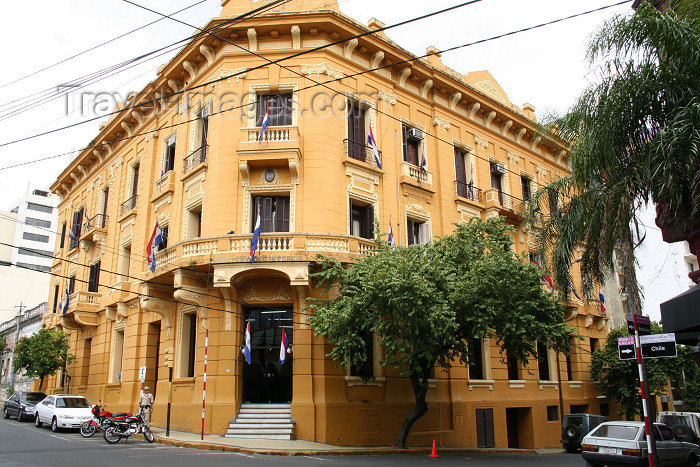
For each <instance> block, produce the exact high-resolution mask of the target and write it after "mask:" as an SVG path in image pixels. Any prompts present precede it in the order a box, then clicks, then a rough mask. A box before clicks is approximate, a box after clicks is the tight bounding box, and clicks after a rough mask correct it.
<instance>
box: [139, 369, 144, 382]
mask: <svg viewBox="0 0 700 467" xmlns="http://www.w3.org/2000/svg"><path fill="white" fill-rule="evenodd" d="M139 381H141V382H142V383H143V382H144V381H146V367H145V366H142V367H139Z"/></svg>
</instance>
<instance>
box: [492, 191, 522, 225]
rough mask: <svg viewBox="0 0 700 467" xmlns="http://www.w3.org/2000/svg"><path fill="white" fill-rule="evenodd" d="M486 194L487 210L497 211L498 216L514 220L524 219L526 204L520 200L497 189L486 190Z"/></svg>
mask: <svg viewBox="0 0 700 467" xmlns="http://www.w3.org/2000/svg"><path fill="white" fill-rule="evenodd" d="M484 194H485V198H486V200H485V204H486V209H496V210H497V211H498V215H501V216H505V217H506V218H508V219H512V220H520V219H522V218H523V217H524V215H525V203H524V202H523V200H521V199H520V198H516V197H514V196H511V195H509V194H507V193H503V192H502V191H499V190H497V189H495V188H490V189H488V190H486V191H485V193H484Z"/></svg>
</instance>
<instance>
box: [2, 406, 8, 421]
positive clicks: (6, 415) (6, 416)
mask: <svg viewBox="0 0 700 467" xmlns="http://www.w3.org/2000/svg"><path fill="white" fill-rule="evenodd" d="M2 416H3V417H4V418H6V419H7V418H10V412H8V411H7V407H5V408H4V409H3V411H2Z"/></svg>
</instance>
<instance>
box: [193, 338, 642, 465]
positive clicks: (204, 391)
mask: <svg viewBox="0 0 700 467" xmlns="http://www.w3.org/2000/svg"><path fill="white" fill-rule="evenodd" d="M208 349H209V329H207V330H205V331H204V386H203V387H202V437H201V438H200V439H202V440H204V408H205V406H206V402H207V351H208ZM652 467H653V466H652Z"/></svg>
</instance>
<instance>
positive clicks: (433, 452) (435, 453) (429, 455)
mask: <svg viewBox="0 0 700 467" xmlns="http://www.w3.org/2000/svg"><path fill="white" fill-rule="evenodd" d="M428 457H440V455H439V454H438V453H437V449H436V448H435V438H433V451H432V452H431V453H430V454H428Z"/></svg>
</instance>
